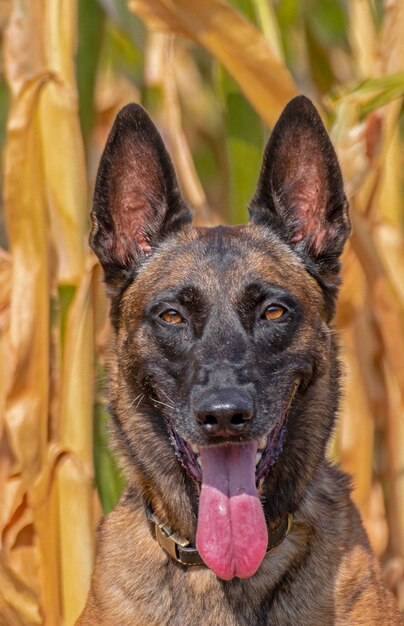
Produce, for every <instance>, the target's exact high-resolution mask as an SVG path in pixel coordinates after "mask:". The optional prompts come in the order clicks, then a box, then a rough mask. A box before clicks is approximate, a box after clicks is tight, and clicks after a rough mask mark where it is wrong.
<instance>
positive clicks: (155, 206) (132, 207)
mask: <svg viewBox="0 0 404 626" xmlns="http://www.w3.org/2000/svg"><path fill="white" fill-rule="evenodd" d="M114 170H115V171H114V178H113V183H112V185H111V196H112V198H113V206H114V210H113V212H112V217H113V222H114V235H113V238H114V251H115V254H116V256H117V258H118V259H119V260H120V262H121V263H122V264H123V265H127V264H130V263H132V262H133V260H134V258H135V257H136V255H137V254H139V252H140V251H142V252H143V253H144V254H150V253H151V251H152V248H151V245H150V239H149V236H148V234H149V232H153V230H154V229H155V226H156V222H159V221H160V219H161V218H162V215H163V214H164V212H165V189H164V181H163V180H162V173H161V171H160V165H159V161H158V157H157V156H156V155H155V154H154V153H153V151H152V150H151V149H150V148H146V147H143V148H142V151H141V152H140V151H138V150H135V148H134V147H133V146H131V147H130V149H129V148H128V151H127V159H126V160H124V161H123V162H122V163H117V164H116V165H115V168H114ZM160 210H161V212H162V215H160V216H158V215H157V213H158V212H159V211H160Z"/></svg>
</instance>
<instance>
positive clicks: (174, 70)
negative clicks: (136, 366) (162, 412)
mask: <svg viewBox="0 0 404 626" xmlns="http://www.w3.org/2000/svg"><path fill="white" fill-rule="evenodd" d="M0 29H1V42H2V56H1V68H2V70H3V71H2V73H1V77H0V141H1V146H2V155H3V156H2V165H3V172H4V175H3V178H2V183H1V184H2V197H3V200H2V205H1V210H0V216H1V218H0V244H1V247H0V372H1V373H0V538H1V553H0V624H1V626H34V625H37V624H46V625H49V626H53V625H58V626H59V625H61V626H62V625H63V626H71V625H73V624H74V621H75V619H76V618H77V616H78V614H79V613H80V611H81V609H82V607H83V604H84V602H85V598H86V594H87V591H88V587H89V579H90V573H91V568H92V562H93V556H94V528H95V525H96V523H97V521H98V520H99V518H100V515H101V514H102V510H105V511H108V510H110V508H111V507H112V506H113V503H114V502H115V501H116V498H117V497H118V495H119V492H120V490H121V488H122V479H121V478H120V476H119V474H118V473H117V471H116V469H115V466H114V462H113V460H112V458H111V456H110V455H109V453H108V450H107V447H106V444H105V432H106V424H107V419H108V417H107V412H106V397H105V383H104V357H105V351H106V344H107V341H108V335H109V330H108V323H107V308H108V305H107V302H106V300H105V296H104V290H103V285H102V281H101V273H100V269H99V267H98V265H97V264H96V262H95V259H94V257H93V256H92V255H91V254H90V253H89V250H88V247H87V233H88V211H89V206H90V203H91V193H92V187H93V183H94V178H95V173H96V168H97V164H98V161H99V157H100V153H101V150H102V148H103V146H104V143H105V140H106V137H107V134H108V131H109V129H110V127H111V124H112V122H113V119H114V117H115V115H116V113H117V111H118V110H119V108H120V107H121V106H123V105H124V104H126V103H127V102H130V101H140V102H141V103H143V104H144V106H146V108H147V109H148V111H149V112H150V114H151V115H152V117H153V118H154V120H155V121H156V123H157V124H158V126H159V128H160V130H161V131H162V133H163V135H164V138H165V141H166V143H167V145H168V146H169V149H170V152H171V154H172V156H173V159H174V162H175V165H176V169H177V172H178V176H179V179H180V181H181V185H182V188H183V191H184V194H185V196H186V197H187V199H188V200H189V202H190V204H192V205H193V206H194V207H195V212H196V220H197V221H198V222H199V223H210V224H213V223H217V222H219V221H227V222H230V223H237V222H242V221H245V219H246V204H247V203H248V200H249V199H250V197H251V195H252V192H253V189H254V186H255V182H256V179H257V176H258V171H259V166H260V162H261V156H262V151H263V146H264V144H265V141H266V138H267V136H268V132H269V130H270V128H271V127H272V126H273V124H274V122H275V121H276V119H277V117H278V116H279V114H280V112H281V110H282V108H283V107H284V105H285V104H286V102H287V101H288V100H289V99H290V98H291V97H293V96H294V95H295V94H297V93H301V92H302V93H305V94H306V95H308V96H310V97H311V98H312V99H313V100H314V101H315V103H316V104H317V106H318V107H319V109H320V111H321V113H322V115H323V118H324V120H325V122H326V124H327V126H328V128H329V130H330V133H331V135H332V138H333V141H334V143H335V146H336V148H337V151H338V154H339V157H340V160H341V163H342V167H343V171H344V175H345V180H346V189H347V192H348V195H349V197H350V200H351V208H352V222H353V226H354V234H353V236H352V239H351V242H350V245H349V246H348V248H347V250H346V253H345V257H344V270H343V274H344V285H343V287H342V291H341V298H340V305H339V309H338V315H337V327H338V328H339V330H340V331H341V336H342V344H343V359H344V364H345V365H344V369H345V398H344V401H343V403H342V407H341V412H340V420H339V427H338V432H337V434H336V437H335V441H334V442H333V446H332V449H331V451H330V454H331V455H332V456H333V457H334V458H337V459H340V460H341V462H342V465H343V467H344V468H345V469H346V470H348V471H349V472H351V473H352V474H353V479H354V498H355V501H356V502H357V504H358V506H359V507H360V509H361V512H362V515H363V517H364V520H365V525H366V528H367V530H368V532H369V535H370V539H371V542H372V544H373V546H374V548H375V550H376V552H377V554H378V555H379V557H380V558H381V560H382V563H383V569H384V573H385V577H386V580H387V583H388V585H389V586H390V587H391V588H392V589H393V590H394V592H395V593H396V594H397V596H398V598H399V602H400V605H401V608H402V609H404V411H403V409H404V357H403V355H404V316H403V304H404V258H403V251H404V248H403V227H404V209H403V202H402V200H403V193H402V192H403V132H404V127H403V121H404V120H403V106H402V105H403V96H404V2H403V1H402V0H385V1H384V2H383V0H346V1H344V0H307V1H305V2H300V1H299V0H231V1H230V0H229V1H227V2H226V1H225V0H198V1H195V0H175V2H174V0H129V2H128V4H126V2H125V0H78V2H77V3H76V2H74V0H35V1H30V0H1V2H0Z"/></svg>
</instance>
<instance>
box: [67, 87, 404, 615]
mask: <svg viewBox="0 0 404 626" xmlns="http://www.w3.org/2000/svg"><path fill="white" fill-rule="evenodd" d="M249 214H250V222H249V224H248V225H242V226H233V227H229V226H219V227H215V228H194V227H192V226H191V212H190V210H189V208H188V207H187V206H186V204H185V202H184V200H183V199H182V197H181V194H180V190H179V187H178V184H177V181H176V176H175V173H174V169H173V166H172V164H171V161H170V158H169V156H168V154H167V152H166V149H165V147H164V144H163V141H162V139H161V137H160V135H159V133H158V131H157V130H156V128H155V126H154V125H153V123H152V122H151V120H150V118H149V117H148V115H147V114H146V112H145V111H144V110H143V109H142V108H141V107H140V106H139V105H128V106H127V107H125V108H124V109H123V110H122V111H121V112H120V113H119V115H118V117H117V119H116V122H115V124H114V127H113V129H112V131H111V134H110V137H109V139H108V143H107V146H106V148H105V151H104V154H103V157H102V160H101V165H100V168H99V172H98V177H97V182H96V189H95V198H94V209H93V215H92V217H93V229H92V234H91V245H92V247H93V249H94V251H95V252H96V254H97V256H98V258H99V260H100V262H101V264H102V266H103V269H104V273H105V281H106V284H107V289H108V292H109V296H110V298H111V321H112V326H113V331H114V340H113V355H112V357H111V363H110V396H111V416H112V425H113V438H114V442H115V446H116V450H117V451H118V454H119V457H120V459H121V462H122V466H123V469H124V472H125V476H126V485H127V486H126V490H125V492H124V494H123V496H122V498H121V500H120V502H119V503H118V505H117V506H116V507H115V509H114V510H113V511H112V512H111V513H110V514H109V515H108V516H107V517H106V518H105V519H104V520H103V521H102V523H101V525H100V527H99V531H98V554H97V559H96V565H95V571H94V575H93V579H92V586H91V591H90V595H89V599H88V602H87V605H86V607H85V609H84V612H83V614H82V616H81V618H80V619H79V621H78V624H80V625H81V626H87V625H90V624H91V625H97V626H101V625H108V626H118V625H119V626H200V625H203V626H264V625H268V626H333V625H335V626H359V625H360V624H361V625H366V626H371V625H372V626H381V625H385V626H388V625H397V624H400V616H399V613H398V611H397V609H396V608H395V606H394V601H393V599H392V596H390V594H389V592H388V591H387V590H386V589H385V588H384V586H383V583H382V580H381V574H380V570H379V566H378V563H377V560H376V558H375V556H374V555H373V554H372V551H371V549H370V547H369V543H368V540H367V537H366V535H365V532H364V530H363V527H362V523H361V520H360V517H359V514H358V511H357V510H356V508H355V506H354V505H353V503H352V501H351V499H350V483H349V478H348V477H347V476H346V475H345V474H343V473H342V472H341V471H340V470H339V469H338V468H337V467H335V466H334V465H332V464H331V463H330V462H329V461H328V460H327V458H326V448H327V443H328V441H329V439H330V435H331V433H332V430H333V426H334V423H335V416H336V412H337V409H338V398H339V370H340V366H339V362H338V347H337V344H336V339H335V333H334V330H333V327H332V318H333V314H334V309H335V300H336V295H337V290H338V283H339V257H340V255H341V252H342V249H343V247H344V243H345V241H346V239H347V237H348V235H349V232H350V224H349V217H348V205H347V200H346V197H345V195H344V189H343V181H342V176H341V171H340V167H339V165H338V161H337V157H336V154H335V152H334V149H333V147H332V144H331V142H330V139H329V137H328V135H327V132H326V130H325V128H324V126H323V124H322V122H321V119H320V117H319V115H318V113H317V111H316V110H315V108H314V107H313V105H312V104H311V102H310V101H309V100H308V99H307V98H305V97H298V98H295V99H294V100H292V101H291V102H290V103H289V104H288V105H287V107H286V108H285V110H284V112H283V113H282V115H281V117H280V119H279V121H278V123H277V125H276V126H275V128H274V130H273V132H272V135H271V138H270V140H269V143H268V145H267V147H266V150H265V155H264V160H263V166H262V171H261V174H260V177H259V181H258V186H257V191H256V193H255V195H254V197H253V199H252V201H251V204H250V207H249Z"/></svg>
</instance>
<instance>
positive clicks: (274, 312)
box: [264, 304, 286, 321]
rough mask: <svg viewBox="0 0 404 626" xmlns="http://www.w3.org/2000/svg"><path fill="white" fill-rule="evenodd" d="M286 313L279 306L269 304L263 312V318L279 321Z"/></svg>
mask: <svg viewBox="0 0 404 626" xmlns="http://www.w3.org/2000/svg"><path fill="white" fill-rule="evenodd" d="M285 313H286V309H285V308H284V307H283V306H280V305H279V304H270V305H269V306H267V308H266V309H265V311H264V317H265V319H267V320H271V321H272V320H279V319H280V318H281V317H283V316H284V315H285Z"/></svg>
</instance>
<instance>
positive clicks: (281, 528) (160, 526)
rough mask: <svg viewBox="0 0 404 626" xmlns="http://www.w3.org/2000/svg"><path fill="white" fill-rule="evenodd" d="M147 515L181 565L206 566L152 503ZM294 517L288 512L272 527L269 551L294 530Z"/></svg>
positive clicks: (152, 528)
mask: <svg viewBox="0 0 404 626" xmlns="http://www.w3.org/2000/svg"><path fill="white" fill-rule="evenodd" d="M146 516H147V523H148V526H149V530H150V533H151V535H152V537H153V539H155V540H156V541H157V543H158V544H159V546H160V547H161V548H163V550H164V551H165V552H167V554H168V555H169V556H170V557H171V558H172V559H174V561H177V563H181V565H187V566H195V565H199V566H203V567H206V565H205V563H204V562H203V560H202V557H201V556H200V554H199V552H198V550H197V549H196V548H195V546H193V545H192V544H191V543H190V542H189V541H188V540H187V539H184V538H183V537H180V535H179V534H178V533H176V532H174V531H173V530H172V529H171V528H170V526H168V524H165V523H164V522H163V521H161V519H160V518H159V517H158V516H157V515H156V514H155V513H153V510H152V508H151V505H150V504H149V503H147V504H146ZM292 527H293V517H292V515H290V513H287V514H286V515H285V516H284V517H283V518H282V520H281V521H280V523H279V524H278V526H276V528H274V529H271V531H270V532H269V537H268V548H267V553H268V552H270V551H271V550H273V549H274V548H276V546H278V545H279V544H280V543H282V541H283V540H284V539H285V537H286V535H287V534H288V533H289V532H290V531H291V530H292Z"/></svg>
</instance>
